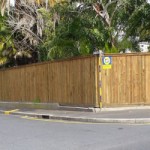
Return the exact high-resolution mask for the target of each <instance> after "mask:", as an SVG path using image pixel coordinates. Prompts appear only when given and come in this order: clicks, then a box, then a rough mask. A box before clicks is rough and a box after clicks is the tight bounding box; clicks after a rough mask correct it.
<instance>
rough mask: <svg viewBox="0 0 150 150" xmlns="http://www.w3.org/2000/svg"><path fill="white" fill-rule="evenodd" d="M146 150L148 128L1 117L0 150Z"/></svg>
mask: <svg viewBox="0 0 150 150" xmlns="http://www.w3.org/2000/svg"><path fill="white" fill-rule="evenodd" d="M149 149H150V125H148V124H147V125H121V124H86V123H75V122H63V121H58V122H57V121H50V120H35V119H32V118H28V117H27V118H26V117H24V118H22V117H17V116H11V115H10V116H4V115H0V150H149Z"/></svg>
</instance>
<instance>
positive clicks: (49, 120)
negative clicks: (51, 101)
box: [21, 116, 102, 124]
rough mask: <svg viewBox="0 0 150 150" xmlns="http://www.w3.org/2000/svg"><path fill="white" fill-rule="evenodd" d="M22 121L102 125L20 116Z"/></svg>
mask: <svg viewBox="0 0 150 150" xmlns="http://www.w3.org/2000/svg"><path fill="white" fill-rule="evenodd" d="M21 118H22V119H27V120H33V121H44V122H59V123H65V124H102V123H92V122H79V121H67V120H52V119H42V118H41V119H40V118H37V117H29V116H22V117H21Z"/></svg>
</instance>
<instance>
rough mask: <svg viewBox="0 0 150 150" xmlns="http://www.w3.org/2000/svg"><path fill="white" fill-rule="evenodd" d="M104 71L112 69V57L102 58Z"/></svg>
mask: <svg viewBox="0 0 150 150" xmlns="http://www.w3.org/2000/svg"><path fill="white" fill-rule="evenodd" d="M102 63H103V69H111V66H112V57H111V56H107V57H102Z"/></svg>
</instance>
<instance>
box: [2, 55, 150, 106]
mask: <svg viewBox="0 0 150 150" xmlns="http://www.w3.org/2000/svg"><path fill="white" fill-rule="evenodd" d="M107 56H108V55H107ZM109 56H112V68H111V69H108V70H102V102H103V106H117V105H119V106H122V105H134V104H150V54H144V53H137V54H116V55H109ZM0 101H12V102H16V101H17V102H44V103H59V104H61V105H74V106H84V107H86V106H91V107H98V106H99V71H98V56H88V57H81V58H77V59H68V60H63V61H55V62H46V63H39V64H32V65H26V66H22V67H14V68H11V69H5V70H0Z"/></svg>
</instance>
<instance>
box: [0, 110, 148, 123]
mask: <svg viewBox="0 0 150 150" xmlns="http://www.w3.org/2000/svg"><path fill="white" fill-rule="evenodd" d="M6 112H8V111H3V110H0V113H1V114H6V115H9V114H11V115H18V116H28V117H36V118H40V119H52V120H63V121H75V122H87V123H121V124H149V123H150V118H124V119H122V118H88V117H82V116H81V117H71V116H57V115H50V114H37V113H29V112H21V111H17V110H16V111H11V112H9V113H6Z"/></svg>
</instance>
